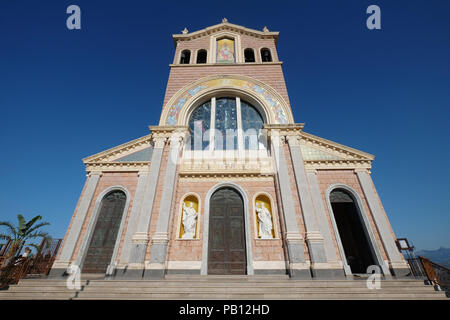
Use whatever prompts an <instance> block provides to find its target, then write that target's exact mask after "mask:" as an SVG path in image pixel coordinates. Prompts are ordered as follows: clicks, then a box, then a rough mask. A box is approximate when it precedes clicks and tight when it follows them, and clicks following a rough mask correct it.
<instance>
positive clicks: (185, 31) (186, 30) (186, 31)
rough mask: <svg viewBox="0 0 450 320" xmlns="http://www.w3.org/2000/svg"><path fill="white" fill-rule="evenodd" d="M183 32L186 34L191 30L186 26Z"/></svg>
mask: <svg viewBox="0 0 450 320" xmlns="http://www.w3.org/2000/svg"><path fill="white" fill-rule="evenodd" d="M181 32H183V34H186V33H188V32H189V31H188V29H187V28H184V30H183V31H181Z"/></svg>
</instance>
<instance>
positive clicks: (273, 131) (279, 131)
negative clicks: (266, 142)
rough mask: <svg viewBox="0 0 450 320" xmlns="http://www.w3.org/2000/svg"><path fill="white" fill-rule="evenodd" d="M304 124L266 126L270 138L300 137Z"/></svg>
mask: <svg viewBox="0 0 450 320" xmlns="http://www.w3.org/2000/svg"><path fill="white" fill-rule="evenodd" d="M304 127H305V124H304V123H290V124H289V123H288V124H265V125H264V126H263V129H266V130H267V134H268V136H298V135H300V134H301V132H303V128H304Z"/></svg>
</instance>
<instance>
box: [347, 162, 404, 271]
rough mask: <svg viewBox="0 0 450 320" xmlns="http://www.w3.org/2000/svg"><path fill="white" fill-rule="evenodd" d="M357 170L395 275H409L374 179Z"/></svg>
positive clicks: (366, 173) (363, 171)
mask: <svg viewBox="0 0 450 320" xmlns="http://www.w3.org/2000/svg"><path fill="white" fill-rule="evenodd" d="M355 172H356V175H357V176H358V180H359V183H360V184H361V188H362V190H363V192H364V196H365V197H366V200H367V204H368V206H369V209H370V211H371V212H372V215H373V220H374V222H375V225H376V228H377V230H378V233H379V235H380V238H381V242H382V243H383V247H384V249H385V251H386V254H387V256H388V259H389V266H390V268H391V270H392V271H393V273H394V275H395V276H397V277H403V276H405V275H407V274H408V273H409V272H410V270H409V267H408V264H407V263H406V262H405V260H404V259H403V256H402V255H401V253H400V252H399V250H398V248H397V246H396V244H395V240H394V236H393V234H392V233H391V230H390V228H389V221H388V219H387V216H386V213H385V212H384V209H383V207H382V206H381V201H380V198H379V197H378V194H377V193H376V192H375V187H374V185H373V182H372V179H371V178H370V175H369V173H368V172H367V170H365V169H364V170H355Z"/></svg>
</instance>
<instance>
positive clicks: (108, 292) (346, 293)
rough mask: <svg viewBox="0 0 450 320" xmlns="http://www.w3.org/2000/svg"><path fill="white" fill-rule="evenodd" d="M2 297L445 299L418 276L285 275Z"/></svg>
mask: <svg viewBox="0 0 450 320" xmlns="http://www.w3.org/2000/svg"><path fill="white" fill-rule="evenodd" d="M1 299H14V300H18V299H27V300H30V299H31V300H42V299H52V300H54V299H58V300H61V299H63V300H67V299H70V300H78V299H114V300H123V299H133V300H136V299H164V300H178V299H182V300H190V299H193V300H201V299H208V300H214V299H226V300H228V299H235V300H245V299H251V300H261V299H282V300H288V299H448V298H446V293H445V292H444V291H436V290H435V289H434V287H433V286H430V285H425V284H424V282H423V281H420V280H381V288H380V289H372V290H371V289H368V288H367V284H366V280H365V279H360V280H291V279H289V278H288V276H179V275H168V276H166V278H165V279H164V280H105V279H102V278H99V277H98V276H95V275H87V276H84V277H83V279H82V280H81V289H80V290H76V289H73V290H70V289H68V288H67V286H66V281H65V280H54V279H22V280H20V282H19V283H18V284H17V285H12V286H10V287H9V289H8V290H2V291H0V300H1Z"/></svg>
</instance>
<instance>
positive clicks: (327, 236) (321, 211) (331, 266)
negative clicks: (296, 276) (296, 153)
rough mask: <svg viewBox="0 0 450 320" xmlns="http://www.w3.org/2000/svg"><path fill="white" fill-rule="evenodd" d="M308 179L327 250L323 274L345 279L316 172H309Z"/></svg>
mask: <svg viewBox="0 0 450 320" xmlns="http://www.w3.org/2000/svg"><path fill="white" fill-rule="evenodd" d="M306 175H307V178H308V183H309V190H310V191H311V198H312V202H313V205H314V208H315V209H316V219H317V223H318V227H319V230H320V233H321V235H322V237H323V245H324V250H325V256H326V260H327V263H326V265H324V266H325V267H326V270H323V272H322V273H327V274H326V275H325V276H327V277H332V278H335V277H344V276H345V273H344V269H343V267H342V264H340V263H339V262H338V261H337V255H336V250H335V249H334V242H333V238H332V235H331V230H330V226H329V223H328V219H327V212H326V211H325V206H324V204H323V200H322V194H321V192H320V188H319V182H318V180H317V171H316V170H307V173H306Z"/></svg>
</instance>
